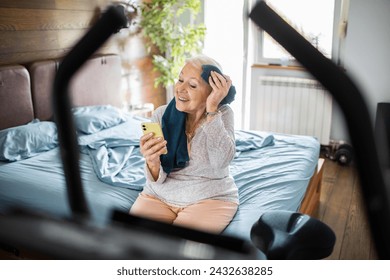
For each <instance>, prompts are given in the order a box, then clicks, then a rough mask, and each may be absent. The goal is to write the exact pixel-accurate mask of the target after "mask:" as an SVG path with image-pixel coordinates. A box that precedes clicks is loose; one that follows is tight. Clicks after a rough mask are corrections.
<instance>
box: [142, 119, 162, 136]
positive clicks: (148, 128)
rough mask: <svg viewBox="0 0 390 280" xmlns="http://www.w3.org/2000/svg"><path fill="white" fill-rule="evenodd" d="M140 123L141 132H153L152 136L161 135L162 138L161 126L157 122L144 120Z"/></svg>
mask: <svg viewBox="0 0 390 280" xmlns="http://www.w3.org/2000/svg"><path fill="white" fill-rule="evenodd" d="M141 125H142V132H143V134H148V133H150V132H152V133H153V134H154V136H153V137H156V138H157V137H162V138H164V134H163V132H162V129H161V126H160V124H159V123H154V122H144V123H142V124H141Z"/></svg>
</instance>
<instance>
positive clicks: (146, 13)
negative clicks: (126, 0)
mask: <svg viewBox="0 0 390 280" xmlns="http://www.w3.org/2000/svg"><path fill="white" fill-rule="evenodd" d="M200 8H201V1H200V0H151V1H146V0H144V1H143V2H142V3H141V4H140V10H141V20H140V23H139V24H140V27H141V28H142V32H143V34H144V36H145V37H146V38H148V42H147V51H148V53H150V54H151V55H152V57H153V65H154V70H155V71H158V72H159V73H160V75H159V76H158V77H157V78H156V79H155V83H154V86H156V87H157V86H158V85H162V86H165V87H168V88H169V86H171V85H173V83H174V81H175V79H176V78H177V77H178V75H179V71H180V68H181V67H182V66H183V64H184V62H185V59H186V58H188V57H189V56H191V55H193V54H196V53H198V52H199V51H200V50H201V48H202V45H203V39H204V36H205V32H206V28H205V26H204V25H203V24H196V23H194V22H193V21H194V17H195V16H196V15H197V14H198V13H199V11H200ZM185 21H187V23H186V24H185V23H184V22H185Z"/></svg>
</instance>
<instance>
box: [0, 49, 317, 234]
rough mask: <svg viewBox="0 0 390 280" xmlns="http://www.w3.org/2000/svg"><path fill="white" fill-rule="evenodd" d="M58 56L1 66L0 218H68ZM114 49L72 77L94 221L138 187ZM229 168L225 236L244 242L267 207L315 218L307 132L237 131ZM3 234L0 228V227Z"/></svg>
mask: <svg viewBox="0 0 390 280" xmlns="http://www.w3.org/2000/svg"><path fill="white" fill-rule="evenodd" d="M58 64H59V62H58V61H55V60H48V61H38V62H35V63H32V64H31V65H10V66H1V67H0V100H1V102H0V148H1V154H0V214H2V215H6V214H7V211H9V210H10V209H12V208H15V207H22V208H23V209H28V210H31V211H35V212H39V213H42V214H44V215H50V216H55V217H59V218H68V217H70V215H71V210H70V208H69V205H68V202H67V196H66V183H65V178H64V172H63V168H62V162H61V157H60V149H59V147H58V139H57V134H56V132H57V131H56V126H55V124H54V122H53V121H52V116H53V111H52V108H51V90H52V82H53V79H54V77H55V73H56V70H57V68H58ZM120 82H121V62H120V58H119V57H118V56H117V55H104V56H96V57H94V58H91V59H89V60H88V62H87V63H86V64H85V65H84V66H83V68H82V69H81V70H80V71H79V72H78V73H77V75H76V76H75V78H74V79H73V80H72V82H71V86H70V92H71V100H72V104H73V106H74V108H73V114H74V119H75V123H76V127H77V133H78V143H79V148H80V172H81V177H82V181H83V186H84V192H85V195H86V199H87V202H88V206H89V208H90V211H91V216H92V217H91V218H92V222H93V223H95V224H96V225H98V226H104V225H106V224H107V223H109V221H110V219H111V214H112V212H113V211H114V210H120V211H124V212H128V211H129V209H130V207H131V205H132V204H133V203H134V201H135V199H136V198H137V196H138V194H139V193H140V191H141V190H142V188H143V185H144V183H145V177H144V174H143V167H144V160H143V158H142V156H141V154H140V151H139V146H138V144H139V137H140V135H141V133H142V132H141V129H140V123H141V122H142V121H145V120H147V119H145V118H144V117H141V116H138V115H134V114H132V113H131V112H125V111H124V110H122V109H121V106H122V102H121V96H120ZM236 150H237V152H236V156H235V158H234V160H233V162H232V164H231V166H230V170H231V173H232V175H233V177H234V179H235V182H236V184H237V186H238V188H239V199H240V206H239V209H238V211H237V213H236V215H235V217H234V218H233V220H232V221H231V223H230V224H229V225H228V226H227V228H226V229H225V230H224V232H223V233H222V234H225V235H231V236H235V237H239V238H243V239H247V240H249V239H250V230H251V227H252V225H253V224H254V223H255V221H257V219H258V218H259V217H260V215H261V214H262V213H264V212H267V211H272V210H290V211H300V212H302V213H305V214H309V215H312V214H313V213H314V211H315V210H316V207H317V205H318V203H319V194H320V188H321V177H322V170H323V168H322V165H323V161H322V160H321V159H319V151H320V144H319V142H318V141H317V140H316V139H315V138H313V137H311V136H297V135H284V134H275V133H271V132H265V131H248V130H237V131H236ZM0 230H4V229H0Z"/></svg>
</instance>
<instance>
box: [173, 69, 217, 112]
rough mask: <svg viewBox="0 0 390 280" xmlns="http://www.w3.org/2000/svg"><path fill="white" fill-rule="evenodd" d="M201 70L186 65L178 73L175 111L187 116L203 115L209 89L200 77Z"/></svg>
mask: <svg viewBox="0 0 390 280" xmlns="http://www.w3.org/2000/svg"><path fill="white" fill-rule="evenodd" d="M201 73H202V68H201V67H200V66H197V65H195V64H193V63H187V64H186V65H185V66H184V67H183V69H182V70H181V72H180V75H179V79H178V81H177V82H176V84H175V99H176V108H177V110H179V111H181V112H185V113H189V114H196V113H203V112H204V111H205V110H206V100H207V97H208V96H209V94H210V92H211V87H210V86H209V85H208V84H207V83H206V82H205V81H204V80H203V79H202V77H201V76H200V75H201Z"/></svg>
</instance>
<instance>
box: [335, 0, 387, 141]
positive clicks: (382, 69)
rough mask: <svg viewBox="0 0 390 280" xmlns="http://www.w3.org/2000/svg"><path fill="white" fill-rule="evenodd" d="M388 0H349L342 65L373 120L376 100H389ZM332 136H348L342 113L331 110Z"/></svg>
mask: <svg viewBox="0 0 390 280" xmlns="http://www.w3.org/2000/svg"><path fill="white" fill-rule="evenodd" d="M389 14H390V1H389V0H373V1H372V0H371V1H369V0H350V7H349V21H348V31H347V37H346V41H345V52H344V54H345V57H344V65H345V68H346V70H347V73H348V74H349V75H350V76H351V77H352V79H353V80H354V81H355V83H356V84H357V85H358V87H359V88H360V90H361V91H362V93H363V95H364V97H365V99H366V102H367V105H368V109H369V111H370V113H371V118H372V121H373V124H374V121H375V113H376V106H377V103H378V102H390V17H389ZM333 112H334V113H333V116H332V130H331V138H332V139H336V140H348V139H349V137H348V133H347V128H346V127H345V125H344V119H343V115H342V114H341V113H340V110H339V109H338V108H337V107H336V108H334V110H333Z"/></svg>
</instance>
